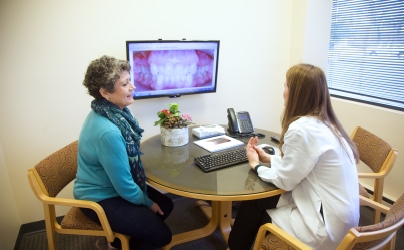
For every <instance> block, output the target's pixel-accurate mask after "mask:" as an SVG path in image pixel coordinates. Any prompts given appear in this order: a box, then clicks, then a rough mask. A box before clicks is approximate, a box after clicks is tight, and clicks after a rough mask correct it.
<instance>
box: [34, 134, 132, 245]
mask: <svg viewBox="0 0 404 250" xmlns="http://www.w3.org/2000/svg"><path fill="white" fill-rule="evenodd" d="M77 146H78V141H75V142H73V143H71V144H69V145H68V146H66V147H64V148H62V149H60V150H58V151H57V152H55V153H53V154H51V155H50V156H48V157H47V158H45V159H44V160H42V161H41V162H39V163H38V164H37V165H36V166H35V167H34V168H32V169H30V170H28V179H29V183H30V185H31V188H32V191H33V192H34V194H35V196H36V197H37V198H38V200H40V201H41V202H42V203H43V208H44V213H45V224H46V235H47V238H48V247H49V250H55V249H56V238H55V232H57V233H60V234H78V235H93V236H104V237H106V239H107V240H108V241H109V242H112V241H113V240H114V239H115V237H118V238H119V239H120V240H121V243H122V249H123V250H129V238H130V237H129V236H126V235H123V234H119V233H115V232H113V231H112V230H111V227H110V225H109V222H108V219H107V217H106V215H105V212H104V210H103V209H102V207H101V206H100V205H99V204H98V203H96V202H92V201H84V200H75V199H65V198H56V195H57V194H58V193H59V192H60V191H61V190H62V189H63V188H64V187H65V186H66V185H67V184H69V183H70V182H71V181H72V180H74V179H75V178H76V172H77ZM55 205H58V206H69V207H72V208H71V209H70V210H69V212H68V213H67V214H66V215H65V216H64V218H63V220H62V222H61V223H60V224H59V223H58V222H57V221H56V212H55ZM79 207H83V208H90V209H92V210H94V211H95V212H96V213H97V215H98V218H99V219H100V222H101V226H100V225H98V224H97V223H95V222H93V221H91V220H90V219H88V218H87V217H86V216H85V215H84V214H83V213H82V212H81V210H80V209H79Z"/></svg>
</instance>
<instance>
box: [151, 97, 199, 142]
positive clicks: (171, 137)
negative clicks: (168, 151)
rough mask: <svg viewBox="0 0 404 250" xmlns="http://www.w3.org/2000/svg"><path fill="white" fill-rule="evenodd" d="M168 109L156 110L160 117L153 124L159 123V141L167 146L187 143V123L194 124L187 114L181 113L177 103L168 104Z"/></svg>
mask: <svg viewBox="0 0 404 250" xmlns="http://www.w3.org/2000/svg"><path fill="white" fill-rule="evenodd" d="M168 107H169V108H168V110H167V109H163V110H161V111H159V112H157V116H158V117H159V118H160V119H159V120H158V121H155V122H154V126H157V125H160V132H161V143H162V144H163V145H165V146H169V147H178V146H183V145H185V144H187V143H188V140H189V137H188V125H191V124H194V123H193V122H192V118H191V116H190V115H188V114H183V115H181V112H180V111H179V110H178V103H170V104H168Z"/></svg>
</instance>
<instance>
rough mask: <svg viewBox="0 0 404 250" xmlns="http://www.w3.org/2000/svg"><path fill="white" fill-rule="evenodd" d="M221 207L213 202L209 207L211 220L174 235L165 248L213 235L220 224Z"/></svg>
mask: <svg viewBox="0 0 404 250" xmlns="http://www.w3.org/2000/svg"><path fill="white" fill-rule="evenodd" d="M219 208H220V206H219V204H218V203H217V202H213V203H212V207H209V209H211V211H212V212H211V217H210V221H209V223H208V224H207V225H206V226H205V227H203V228H200V229H196V230H193V231H189V232H185V233H180V234H176V235H173V238H172V240H171V242H170V243H169V244H168V245H166V246H164V247H163V249H164V250H168V249H171V248H172V247H173V246H175V245H178V244H181V243H185V242H189V241H193V240H197V239H201V238H204V237H206V236H209V235H211V234H212V233H213V232H214V231H215V230H216V228H217V227H218V225H219Z"/></svg>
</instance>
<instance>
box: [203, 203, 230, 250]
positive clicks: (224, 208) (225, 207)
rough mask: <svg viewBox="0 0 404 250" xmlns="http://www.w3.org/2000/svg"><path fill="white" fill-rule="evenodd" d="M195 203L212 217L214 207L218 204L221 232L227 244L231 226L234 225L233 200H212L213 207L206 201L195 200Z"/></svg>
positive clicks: (207, 215) (206, 214) (208, 216)
mask: <svg viewBox="0 0 404 250" xmlns="http://www.w3.org/2000/svg"><path fill="white" fill-rule="evenodd" d="M195 205H197V206H199V208H200V209H201V210H202V212H203V213H204V214H205V216H206V217H207V218H208V219H210V218H211V217H212V207H213V206H215V205H216V206H218V207H219V210H218V213H219V214H218V218H219V227H220V233H221V234H222V237H223V239H224V240H225V242H226V244H227V242H228V240H229V234H230V231H231V226H232V225H233V219H232V202H231V201H212V207H210V206H209V204H208V203H207V202H205V201H202V200H199V201H196V202H195Z"/></svg>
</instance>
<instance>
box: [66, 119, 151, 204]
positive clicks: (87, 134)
mask: <svg viewBox="0 0 404 250" xmlns="http://www.w3.org/2000/svg"><path fill="white" fill-rule="evenodd" d="M78 151H79V152H78V169H77V175H76V180H75V182H74V189H73V195H74V198H75V199H78V200H90V201H95V202H98V201H102V200H105V199H108V198H112V197H117V196H121V197H122V198H124V199H125V200H127V201H129V202H131V203H133V204H137V205H145V206H147V207H151V206H152V205H153V201H152V200H150V199H149V197H147V195H146V194H145V193H143V191H142V190H141V189H140V187H139V186H138V185H137V184H136V183H135V182H134V181H133V178H132V174H131V172H130V167H129V160H128V155H127V153H126V146H125V140H124V138H123V137H122V134H121V131H120V130H119V129H118V127H117V126H116V125H115V124H114V123H112V122H111V121H110V120H108V119H107V118H105V117H103V116H101V115H99V114H97V113H95V112H94V111H91V112H90V113H89V114H88V116H87V118H86V120H85V121H84V124H83V127H82V130H81V133H80V137H79V148H78Z"/></svg>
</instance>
